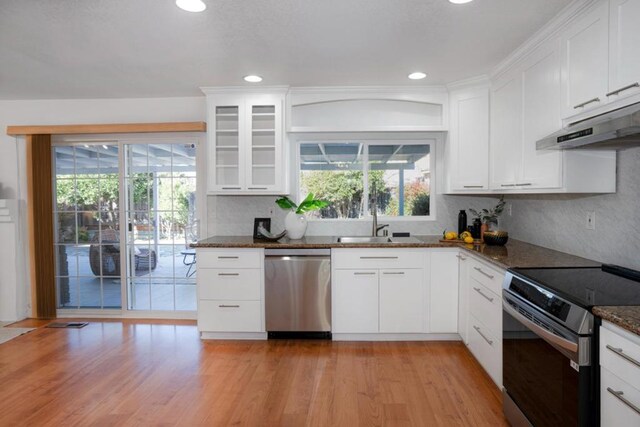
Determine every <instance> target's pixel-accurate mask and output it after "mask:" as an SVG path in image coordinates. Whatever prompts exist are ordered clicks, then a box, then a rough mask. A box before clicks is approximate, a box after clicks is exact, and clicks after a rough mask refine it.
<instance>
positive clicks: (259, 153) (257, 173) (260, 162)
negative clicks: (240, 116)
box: [245, 95, 284, 193]
mask: <svg viewBox="0 0 640 427" xmlns="http://www.w3.org/2000/svg"><path fill="white" fill-rule="evenodd" d="M283 104H284V97H282V96H278V95H256V96H250V97H248V98H247V101H246V107H245V108H246V115H247V121H246V124H247V137H248V141H247V169H246V170H247V190H248V191H250V192H255V193H259V192H261V191H267V192H269V191H274V190H278V189H280V188H281V180H282V178H283V175H282V170H283V167H282V131H283V127H284V125H283V120H282V109H283Z"/></svg>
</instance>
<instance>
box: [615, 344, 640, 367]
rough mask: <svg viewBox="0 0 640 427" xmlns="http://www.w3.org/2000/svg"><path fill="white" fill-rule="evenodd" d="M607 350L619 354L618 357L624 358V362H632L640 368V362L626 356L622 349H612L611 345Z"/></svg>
mask: <svg viewBox="0 0 640 427" xmlns="http://www.w3.org/2000/svg"><path fill="white" fill-rule="evenodd" d="M607 350H611V351H613V352H614V353H615V354H617V355H618V356H620V357H622V358H623V359H624V360H626V361H628V362H631V363H633V364H634V365H636V366H638V367H640V362H638V361H637V360H636V359H634V358H633V357H631V356H627V355H626V354H624V351H623V350H622V349H621V348H615V347H612V346H610V345H609V344H607Z"/></svg>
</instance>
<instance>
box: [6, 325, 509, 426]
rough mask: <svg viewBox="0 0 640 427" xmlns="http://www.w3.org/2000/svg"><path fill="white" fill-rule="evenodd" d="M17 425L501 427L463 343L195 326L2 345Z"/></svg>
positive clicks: (63, 332)
mask: <svg viewBox="0 0 640 427" xmlns="http://www.w3.org/2000/svg"><path fill="white" fill-rule="evenodd" d="M43 324H44V322H37V321H36V322H28V321H27V322H21V323H20V324H17V325H16V326H22V327H25V326H42V325H43ZM20 425H24V426H72V425H73V426H75V425H77V426H91V425H100V426H102V425H104V426H107V425H166V426H171V425H180V426H197V425H207V426H230V425H234V426H235V425H238V426H296V427H297V426H307V425H309V426H348V427H355V426H454V425H469V426H482V425H487V426H500V425H506V422H505V420H504V418H503V416H502V407H501V397H500V393H499V391H498V389H497V387H496V386H495V385H494V384H493V382H492V381H491V380H490V379H489V377H488V376H487V375H486V374H485V373H484V371H483V370H482V368H481V367H480V366H479V365H478V363H477V362H476V361H475V360H474V359H473V357H472V356H471V354H470V353H469V352H468V351H467V349H466V348H465V346H464V345H462V344H461V343H455V342H427V343H423V342H411V343H408V342H402V343H390V342H389V343H347V342H330V341H291V340H287V341H251V342H241V341H235V342H232V341H204V342H203V341H201V340H200V339H199V338H198V332H197V330H196V327H195V325H194V324H193V323H192V322H189V321H171V322H152V321H144V320H135V321H106V320H99V321H92V322H91V323H90V324H89V325H88V326H86V327H85V328H83V329H46V328H43V327H40V328H39V329H37V330H36V331H33V332H31V333H29V334H26V335H23V336H20V337H18V338H16V339H14V340H12V341H10V342H8V343H6V344H2V345H0V426H20Z"/></svg>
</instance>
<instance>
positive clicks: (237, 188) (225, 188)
mask: <svg viewBox="0 0 640 427" xmlns="http://www.w3.org/2000/svg"><path fill="white" fill-rule="evenodd" d="M222 189H223V190H240V189H241V187H222Z"/></svg>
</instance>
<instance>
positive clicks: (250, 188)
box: [249, 187, 268, 190]
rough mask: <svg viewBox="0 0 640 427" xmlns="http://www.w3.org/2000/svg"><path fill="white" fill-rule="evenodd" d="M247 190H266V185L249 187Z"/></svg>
mask: <svg viewBox="0 0 640 427" xmlns="http://www.w3.org/2000/svg"><path fill="white" fill-rule="evenodd" d="M249 190H268V188H267V187H249Z"/></svg>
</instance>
